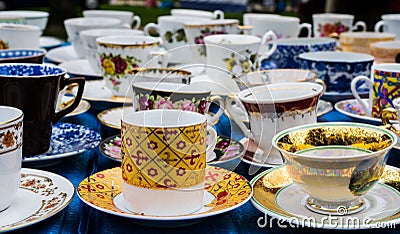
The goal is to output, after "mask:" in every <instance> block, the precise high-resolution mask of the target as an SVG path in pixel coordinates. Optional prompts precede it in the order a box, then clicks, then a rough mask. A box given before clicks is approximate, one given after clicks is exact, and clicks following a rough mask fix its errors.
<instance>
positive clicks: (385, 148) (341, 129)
mask: <svg viewBox="0 0 400 234" xmlns="http://www.w3.org/2000/svg"><path fill="white" fill-rule="evenodd" d="M272 143H273V145H274V148H275V149H277V150H279V151H280V153H281V154H282V155H283V157H284V158H285V161H286V170H287V172H288V174H289V176H290V178H291V179H292V180H293V181H294V183H295V184H296V185H297V186H299V188H300V189H301V190H303V191H304V192H305V193H306V194H307V197H305V198H304V199H305V205H306V207H307V208H308V209H310V210H311V211H314V212H317V213H322V214H333V215H340V213H339V210H338V209H339V208H340V209H342V210H346V211H347V214H352V213H356V212H358V211H360V210H362V209H365V208H366V206H367V204H368V202H367V201H365V199H364V197H363V195H365V194H366V193H368V191H369V190H370V189H371V188H373V187H374V185H375V184H376V183H378V181H379V178H380V177H381V175H382V173H383V171H384V168H385V165H386V160H387V158H388V153H389V151H390V149H391V148H393V146H395V145H396V143H397V137H396V135H395V134H394V133H392V132H390V131H388V130H386V129H382V128H379V127H376V126H373V125H367V124H359V123H340V122H334V123H317V124H309V125H302V126H297V127H293V128H290V129H286V130H283V131H281V132H279V133H277V134H276V135H275V136H274V138H273V140H272Z"/></svg>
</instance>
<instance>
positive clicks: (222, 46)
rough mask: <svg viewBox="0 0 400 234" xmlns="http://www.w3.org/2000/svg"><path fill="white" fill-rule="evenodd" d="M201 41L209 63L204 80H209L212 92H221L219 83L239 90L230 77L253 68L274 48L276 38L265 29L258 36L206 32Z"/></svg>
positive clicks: (255, 68)
mask: <svg viewBox="0 0 400 234" xmlns="http://www.w3.org/2000/svg"><path fill="white" fill-rule="evenodd" d="M204 42H205V45H206V53H207V66H211V68H207V69H206V74H207V79H208V80H209V81H211V82H210V89H211V90H212V91H213V92H214V93H222V91H221V90H220V87H221V85H222V86H224V87H225V88H228V89H229V90H232V92H239V88H238V87H237V84H236V82H235V80H234V77H235V76H238V75H240V74H242V73H244V72H249V71H254V70H257V69H258V68H259V62H260V60H262V59H263V58H268V57H269V56H270V55H271V54H272V53H273V52H274V51H275V49H276V43H277V38H276V35H275V33H274V32H272V31H268V32H266V33H265V34H264V35H263V37H262V38H259V37H257V36H253V35H240V34H221V35H210V36H207V37H205V38H204ZM267 42H270V43H267ZM270 44H271V45H272V46H271V47H270ZM215 67H218V68H220V69H214V68H215ZM214 84H215V85H214Z"/></svg>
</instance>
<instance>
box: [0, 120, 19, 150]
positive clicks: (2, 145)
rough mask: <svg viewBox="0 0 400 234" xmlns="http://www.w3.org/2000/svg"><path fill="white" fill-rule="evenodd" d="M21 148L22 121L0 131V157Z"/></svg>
mask: <svg viewBox="0 0 400 234" xmlns="http://www.w3.org/2000/svg"><path fill="white" fill-rule="evenodd" d="M19 147H22V119H20V120H19V121H18V122H16V123H14V124H12V125H10V126H7V127H4V128H2V129H0V155H1V154H4V153H8V152H11V151H14V150H15V149H17V148H19Z"/></svg>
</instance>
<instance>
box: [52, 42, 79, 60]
mask: <svg viewBox="0 0 400 234" xmlns="http://www.w3.org/2000/svg"><path fill="white" fill-rule="evenodd" d="M46 58H47V59H48V60H50V61H51V62H53V63H63V62H67V61H72V60H78V59H80V58H79V56H78V54H77V53H76V52H75V49H74V47H72V45H68V46H61V47H57V48H54V49H52V50H50V51H49V52H47V54H46Z"/></svg>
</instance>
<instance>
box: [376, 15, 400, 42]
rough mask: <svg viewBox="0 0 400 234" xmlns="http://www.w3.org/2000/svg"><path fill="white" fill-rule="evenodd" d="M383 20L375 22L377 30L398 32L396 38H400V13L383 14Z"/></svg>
mask: <svg viewBox="0 0 400 234" xmlns="http://www.w3.org/2000/svg"><path fill="white" fill-rule="evenodd" d="M381 18H382V20H380V21H378V22H377V23H376V24H375V27H374V30H375V32H380V31H381V30H382V31H383V32H389V33H394V34H396V40H400V14H387V15H382V16H381Z"/></svg>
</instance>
